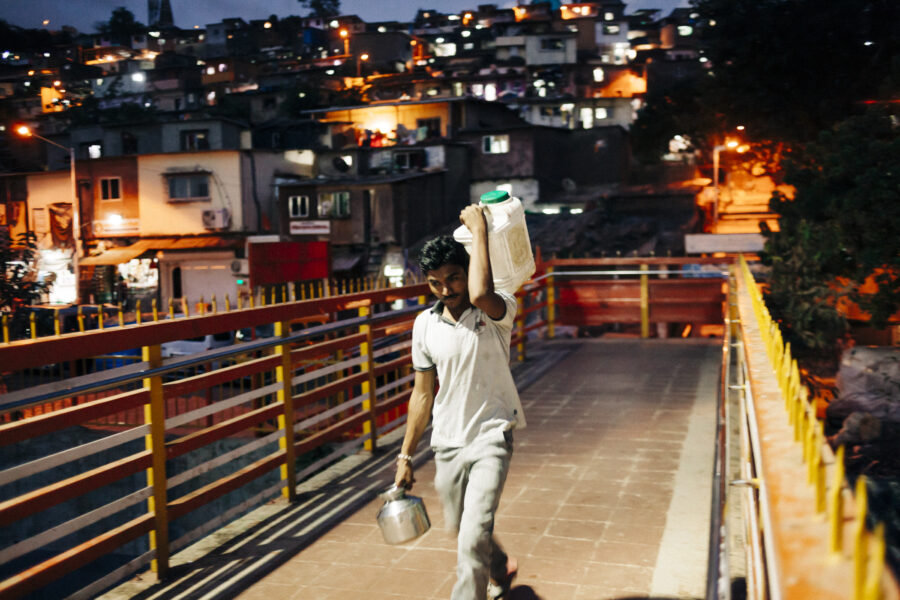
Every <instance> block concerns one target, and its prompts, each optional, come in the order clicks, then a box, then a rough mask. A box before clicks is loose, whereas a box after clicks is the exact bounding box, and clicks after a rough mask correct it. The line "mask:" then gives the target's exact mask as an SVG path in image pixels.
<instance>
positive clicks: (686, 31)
mask: <svg viewBox="0 0 900 600" xmlns="http://www.w3.org/2000/svg"><path fill="white" fill-rule="evenodd" d="M692 33H694V28H693V27H691V26H690V25H679V26H678V35H680V36H682V37H687V36H689V35H691V34H692Z"/></svg>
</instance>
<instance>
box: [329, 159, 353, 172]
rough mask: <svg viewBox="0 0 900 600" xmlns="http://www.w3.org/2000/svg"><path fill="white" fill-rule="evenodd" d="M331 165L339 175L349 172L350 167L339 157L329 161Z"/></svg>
mask: <svg viewBox="0 0 900 600" xmlns="http://www.w3.org/2000/svg"><path fill="white" fill-rule="evenodd" d="M331 164H332V165H333V166H334V168H335V169H337V170H338V171H340V172H341V173H346V172H347V171H349V170H350V165H348V164H347V162H346V161H345V160H344V159H343V158H341V157H340V156H335V157H334V158H333V159H331Z"/></svg>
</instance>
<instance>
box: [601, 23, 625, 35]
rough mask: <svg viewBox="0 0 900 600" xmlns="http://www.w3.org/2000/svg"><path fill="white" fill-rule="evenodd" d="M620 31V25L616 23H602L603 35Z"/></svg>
mask: <svg viewBox="0 0 900 600" xmlns="http://www.w3.org/2000/svg"><path fill="white" fill-rule="evenodd" d="M619 31H621V27H619V26H618V25H604V26H603V33H604V35H617V34H618V33H619Z"/></svg>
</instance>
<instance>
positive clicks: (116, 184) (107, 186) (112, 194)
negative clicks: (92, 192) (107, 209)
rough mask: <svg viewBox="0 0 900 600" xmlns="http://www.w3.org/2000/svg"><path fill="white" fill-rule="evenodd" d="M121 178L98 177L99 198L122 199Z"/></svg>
mask: <svg viewBox="0 0 900 600" xmlns="http://www.w3.org/2000/svg"><path fill="white" fill-rule="evenodd" d="M121 190H122V180H121V179H120V178H118V177H101V178H100V199H101V200H121V199H122V191H121Z"/></svg>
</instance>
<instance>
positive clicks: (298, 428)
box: [294, 394, 369, 433]
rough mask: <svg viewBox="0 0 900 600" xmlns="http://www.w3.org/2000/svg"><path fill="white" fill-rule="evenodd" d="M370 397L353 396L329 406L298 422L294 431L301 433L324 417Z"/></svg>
mask: <svg viewBox="0 0 900 600" xmlns="http://www.w3.org/2000/svg"><path fill="white" fill-rule="evenodd" d="M368 397H369V395H368V394H362V395H360V396H357V397H355V398H351V399H350V400H347V401H346V402H344V403H341V404H338V405H337V406H333V407H332V408H329V409H328V410H326V411H323V412H320V413H316V414H315V415H314V416H312V417H310V418H308V419H304V420H302V421H300V422H299V423H297V424H296V425H294V432H295V433H300V432H301V431H302V430H303V429H305V428H306V427H309V426H310V425H315V424H316V423H318V422H319V421H321V420H323V419H327V418H328V417H330V416H332V415H334V414H337V413H339V412H341V411H343V410H347V409H350V408H353V407H354V406H357V405H359V404H360V403H362V401H363V400H365V399H366V398H368Z"/></svg>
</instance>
